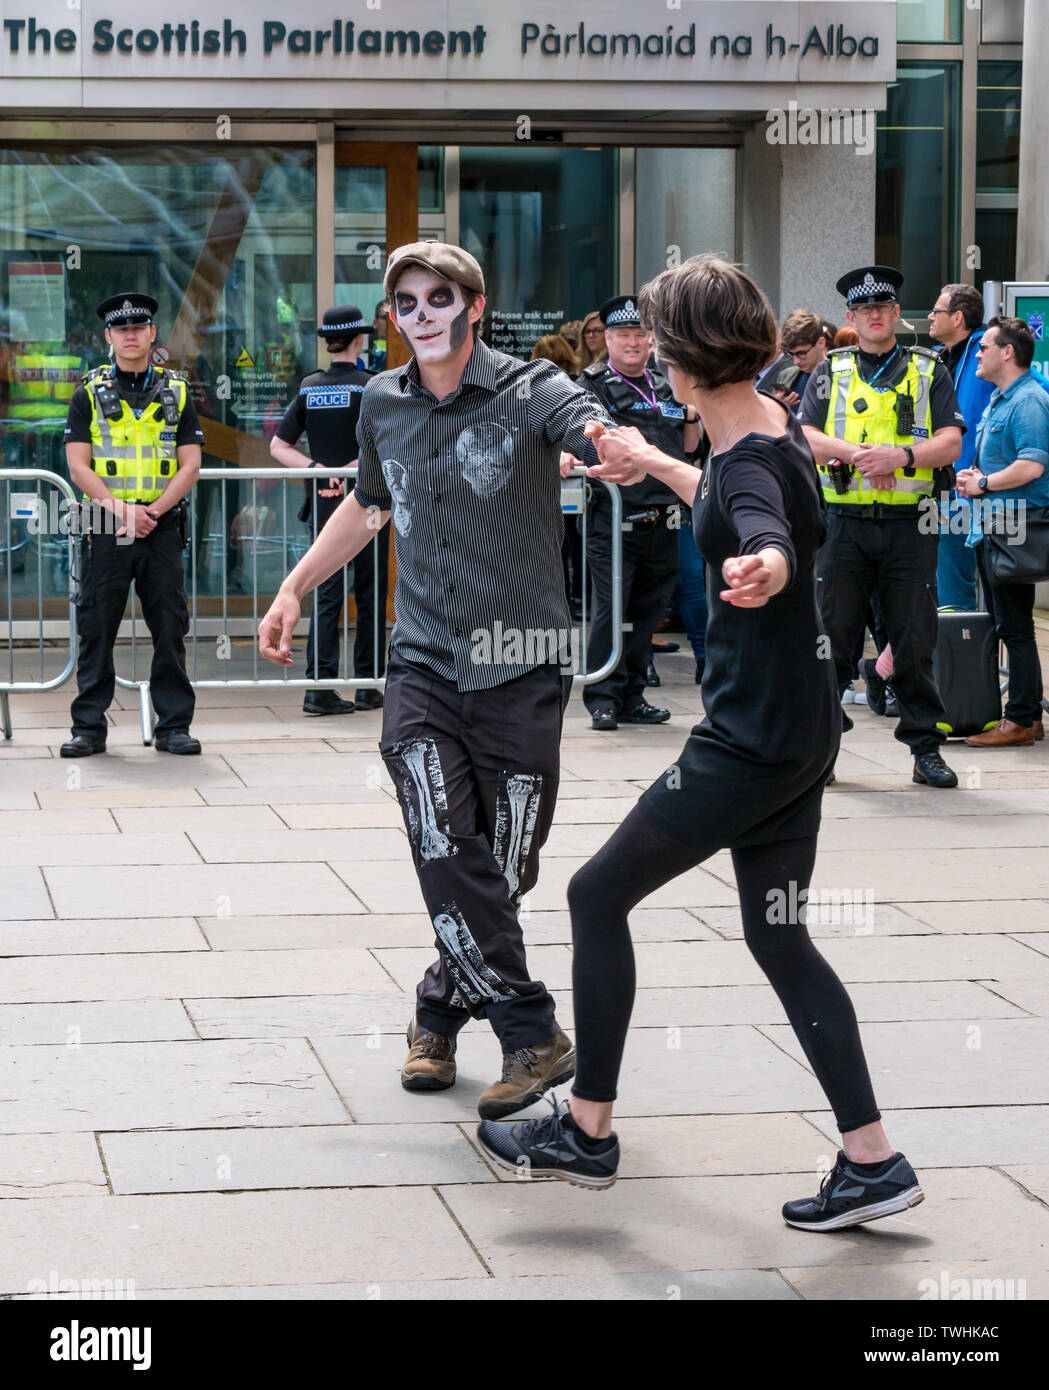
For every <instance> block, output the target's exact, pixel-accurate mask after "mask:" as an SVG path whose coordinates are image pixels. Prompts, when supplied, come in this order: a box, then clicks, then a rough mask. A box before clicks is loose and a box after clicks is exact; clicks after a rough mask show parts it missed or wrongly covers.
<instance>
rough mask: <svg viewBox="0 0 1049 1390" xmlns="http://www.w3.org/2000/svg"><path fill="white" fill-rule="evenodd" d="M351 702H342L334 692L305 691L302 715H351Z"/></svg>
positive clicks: (340, 697) (339, 696)
mask: <svg viewBox="0 0 1049 1390" xmlns="http://www.w3.org/2000/svg"><path fill="white" fill-rule="evenodd" d="M353 708H354V707H353V701H352V700H344V699H343V698H342V696H341V695H339V694H337V693H336V692H335V691H334V690H307V692H306V696H305V699H304V700H303V702H302V712H303V714H352V713H353Z"/></svg>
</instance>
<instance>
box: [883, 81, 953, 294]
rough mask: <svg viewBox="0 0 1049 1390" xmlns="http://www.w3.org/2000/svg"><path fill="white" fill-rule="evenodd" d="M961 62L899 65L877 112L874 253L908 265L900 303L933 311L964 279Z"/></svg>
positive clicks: (903, 267) (903, 266) (901, 265)
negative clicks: (946, 288) (943, 292)
mask: <svg viewBox="0 0 1049 1390" xmlns="http://www.w3.org/2000/svg"><path fill="white" fill-rule="evenodd" d="M960 66H961V65H960V64H958V63H943V64H939V65H935V66H930V65H928V64H922V63H900V65H899V69H898V73H897V80H896V81H895V82H893V83H890V84H889V88H888V93H887V96H888V107H887V109H886V110H885V111H884V112H879V114H878V153H877V160H878V172H877V185H876V187H877V202H876V207H875V243H874V244H875V258H876V260H877V261H879V262H880V263H881V264H883V265H894V266H898V267H899V268H900V270H902V271H903V277H904V283H903V290H902V292H901V294H902V304H903V307H904V313H905V314H906V313H907V312H908V309H910V310H911V311H913V312H914V313H917V314H923V313H927V312H928V308H929V306H930V305H931V304H934V303H935V302H936V296H937V295H938V294H939V292H940V288H941V286H943V285H945V284H947V283H949V282H952V281H955V280H959V279H960V278H961V274H960V271H961V266H960V258H959V254H958V231H957V229H958V212H957V206H956V203H957V196H958V194H957V189H958V161H959V153H958V141H959V139H960V129H961V119H960V103H959V85H960V84H959V69H960Z"/></svg>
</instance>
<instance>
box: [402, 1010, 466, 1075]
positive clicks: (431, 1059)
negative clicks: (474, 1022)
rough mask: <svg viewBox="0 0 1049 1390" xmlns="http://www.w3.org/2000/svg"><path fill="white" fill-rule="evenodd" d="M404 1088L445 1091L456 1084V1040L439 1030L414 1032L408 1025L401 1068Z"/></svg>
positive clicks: (413, 1023) (413, 1028)
mask: <svg viewBox="0 0 1049 1390" xmlns="http://www.w3.org/2000/svg"><path fill="white" fill-rule="evenodd" d="M401 1085H402V1086H403V1087H404V1089H405V1090H406V1091H447V1089H448V1087H449V1086H454V1085H455V1039H454V1038H446V1037H443V1036H442V1035H441V1034H440V1033H426V1032H417V1031H416V1027H415V1019H414V1018H413V1019H412V1021H411V1023H409V1024H408V1056H407V1057H406V1058H405V1060H404V1066H403V1067H402V1068H401Z"/></svg>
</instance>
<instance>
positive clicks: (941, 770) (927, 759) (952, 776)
mask: <svg viewBox="0 0 1049 1390" xmlns="http://www.w3.org/2000/svg"><path fill="white" fill-rule="evenodd" d="M911 781H912V782H920V783H921V784H922V785H923V786H926V787H956V786H957V785H958V774H957V773H956V772H954V771H952V769H951V768H949V767H948V766H947V764H946V763H945V762H944V760H943V759H942V758H941V757H940V755H939V753H919V754H918V755H917V756H916V757H915V759H914V776H913V777H912V778H911Z"/></svg>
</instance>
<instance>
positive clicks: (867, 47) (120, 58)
mask: <svg viewBox="0 0 1049 1390" xmlns="http://www.w3.org/2000/svg"><path fill="white" fill-rule="evenodd" d="M15 3H17V0H15ZM223 9H225V10H226V13H223ZM223 9H220V10H219V11H218V13H217V14H202V13H201V9H200V0H166V3H165V4H164V6H163V7H162V8H161V10H160V11H159V12H157V13H154V12H151V10H150V7H148V6H147V7H145V8H143V6H142V5H141V3H139V0H78V3H77V4H76V6H75V7H74V6H71V5H70V4H68V3H67V0H29V3H28V4H27V5H26V9H25V10H24V11H22V13H18V11H17V10H15V8H14V4H11V3H9V4H5V6H4V14H3V17H2V22H0V78H4V79H7V80H8V82H10V83H11V84H12V85H11V86H10V87H8V88H7V90H6V93H5V94H6V95H8V97H9V98H11V99H12V101H11V104H13V105H15V106H23V107H24V106H27V105H32V104H33V100H34V99H35V100H39V88H37V91H36V94H35V97H34V94H33V93H31V92H24V91H23V90H20V88H21V87H22V84H23V82H27V83H28V82H33V81H35V82H37V83H38V82H39V80H40V79H41V78H47V79H51V78H55V79H61V78H66V79H79V80H81V81H83V82H85V83H87V84H90V83H91V82H93V81H98V82H105V81H106V80H107V79H112V78H114V77H126V76H136V77H140V78H149V79H151V80H155V79H160V80H162V81H165V80H171V81H172V82H173V84H175V83H178V82H179V81H191V82H200V81H202V80H207V79H218V80H227V81H229V80H231V81H232V82H234V83H236V82H237V80H238V79H246V80H249V81H251V80H254V79H256V78H269V79H277V80H280V79H285V78H286V79H301V78H309V79H310V80H316V81H322V82H323V81H332V80H334V81H339V80H345V79H347V78H350V79H354V80H365V81H367V80H368V79H373V80H377V82H378V83H391V82H392V83H397V82H406V83H418V82H419V81H420V80H422V81H427V80H433V81H435V82H447V81H453V82H457V83H458V82H468V83H472V82H477V81H482V82H484V81H492V80H493V79H494V80H499V81H509V82H519V81H525V82H528V83H535V82H549V81H556V82H559V83H565V84H570V83H572V82H574V81H579V80H583V81H597V82H600V81H606V82H613V81H614V82H622V81H630V82H652V81H658V82H660V83H673V82H682V83H694V82H697V81H699V82H710V83H725V82H762V83H768V82H780V83H790V82H798V81H803V82H804V81H807V82H816V83H820V82H822V83H842V82H851V83H884V82H886V81H887V80H891V78H892V77H893V75H894V73H895V57H896V54H895V25H896V20H895V15H896V6H895V0H703V3H702V4H697V3H694V0H677V3H675V2H674V0H601V3H600V5H598V4H594V3H592V0H576V5H575V6H573V7H570V6H569V5H566V4H565V0H523V3H522V5H521V7H520V8H518V7H514V6H503V5H502V4H499V5H495V4H493V3H492V0H396V3H395V4H394V3H388V0H296V4H295V5H294V6H290V7H287V8H286V10H285V12H284V13H283V14H282V13H281V11H280V10H279V9H278V10H277V12H276V13H274V12H273V11H272V10H270V11H269V14H267V12H266V11H267V10H268V9H269V6H267V7H266V9H262V8H261V7H259V8H255V7H254V6H253V5H252V4H251V3H249V0H226V4H225V5H224V6H223ZM573 9H574V10H575V13H573ZM69 95H70V96H71V97H73V98H74V104H76V103H75V92H74V91H73V90H71V91H70V93H69ZM100 95H101V94H100ZM232 95H234V93H233V92H227V93H224V96H223V100H224V101H225V100H226V98H227V96H232ZM254 95H257V94H253V96H254ZM395 95H397V94H395ZM155 96H156V99H157V100H158V101H159V100H162V95H161V93H160V92H159V91H158V92H156V93H155ZM82 99H83V102H84V104H85V105H91V104H96V103H95V102H94V100H93V94H92V92H91V90H90V88H88V89H87V90H86V91H85V93H84V95H83V98H82Z"/></svg>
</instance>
